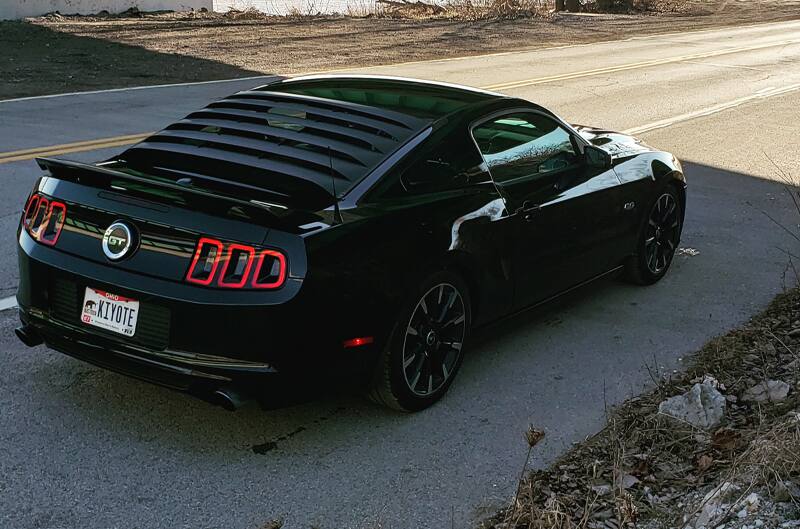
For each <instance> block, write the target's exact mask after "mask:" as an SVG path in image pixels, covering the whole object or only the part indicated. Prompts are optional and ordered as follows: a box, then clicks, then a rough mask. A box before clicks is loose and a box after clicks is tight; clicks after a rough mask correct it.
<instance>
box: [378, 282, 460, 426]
mask: <svg viewBox="0 0 800 529" xmlns="http://www.w3.org/2000/svg"><path fill="white" fill-rule="evenodd" d="M471 323H472V311H471V308H470V298H469V292H468V290H467V287H466V284H465V283H464V281H463V280H462V279H461V278H460V277H459V276H458V275H456V274H454V273H452V272H449V271H442V272H437V273H435V274H433V275H432V276H430V277H429V278H428V279H426V280H425V281H424V282H422V283H421V284H420V286H419V287H418V288H417V289H415V291H414V293H413V294H412V295H410V296H409V298H408V300H407V301H406V302H405V303H404V305H403V308H402V310H401V311H400V316H399V317H398V320H397V322H395V325H394V328H393V330H392V334H391V337H390V339H389V340H388V342H387V346H386V348H385V349H384V351H383V352H382V353H381V357H380V359H379V361H378V364H377V367H376V370H375V374H374V377H373V380H372V383H371V384H370V389H369V392H368V394H367V396H368V397H369V399H370V400H372V401H373V402H375V403H377V404H380V405H382V406H386V407H389V408H392V409H395V410H400V411H404V412H414V411H419V410H423V409H425V408H427V407H429V406H431V405H432V404H434V403H435V402H437V401H438V400H439V399H441V398H442V396H444V394H445V393H446V392H447V390H448V388H449V387H450V384H452V382H453V379H454V378H455V377H456V374H457V373H458V369H459V368H460V367H461V362H462V360H463V358H464V348H465V347H464V346H465V345H466V342H467V340H468V338H469V330H470V325H471ZM426 380H427V382H426Z"/></svg>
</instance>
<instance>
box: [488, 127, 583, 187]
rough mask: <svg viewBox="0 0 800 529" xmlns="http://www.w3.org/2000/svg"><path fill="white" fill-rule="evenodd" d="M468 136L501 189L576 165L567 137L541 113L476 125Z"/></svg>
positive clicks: (570, 141) (567, 134)
mask: <svg viewBox="0 0 800 529" xmlns="http://www.w3.org/2000/svg"><path fill="white" fill-rule="evenodd" d="M472 134H473V137H474V138H475V142H476V143H477V144H478V148H479V149H480V151H481V154H482V155H483V158H484V160H485V161H486V164H487V165H488V166H489V170H490V171H491V173H492V177H493V178H494V180H495V182H497V183H498V184H503V185H505V186H513V185H514V184H516V183H522V182H534V181H536V180H537V179H539V178H542V177H543V176H544V175H547V174H548V173H553V172H556V171H560V170H562V169H566V168H569V167H573V166H577V164H578V159H579V158H578V155H577V154H576V152H575V147H574V145H573V144H572V138H571V137H570V134H569V133H568V132H567V131H566V130H565V129H564V128H562V127H561V126H560V125H559V124H558V123H557V122H556V121H555V120H553V119H551V118H549V117H547V116H544V115H542V114H537V113H534V112H530V113H529V112H521V113H515V114H507V115H505V116H500V117H497V118H494V119H492V120H489V121H487V122H485V123H482V124H480V125H478V126H477V127H475V128H474V129H473V130H472Z"/></svg>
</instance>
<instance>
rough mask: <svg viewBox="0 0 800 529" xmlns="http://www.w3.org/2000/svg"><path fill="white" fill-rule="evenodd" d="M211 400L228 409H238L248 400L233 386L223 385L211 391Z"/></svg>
mask: <svg viewBox="0 0 800 529" xmlns="http://www.w3.org/2000/svg"><path fill="white" fill-rule="evenodd" d="M211 402H212V403H214V404H216V405H217V406H221V407H223V408H224V409H226V410H228V411H236V410H238V409H239V408H241V407H242V406H243V405H244V404H245V403H246V402H247V399H245V398H244V397H243V396H242V394H241V393H239V392H238V391H237V390H235V389H234V388H232V387H221V388H217V389H215V390H214V392H213V393H211Z"/></svg>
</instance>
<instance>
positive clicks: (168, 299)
mask: <svg viewBox="0 0 800 529" xmlns="http://www.w3.org/2000/svg"><path fill="white" fill-rule="evenodd" d="M26 237H28V236H27V234H26V233H25V232H22V233H21V234H20V245H19V248H18V250H19V271H20V281H19V290H18V293H17V300H18V303H19V306H20V318H21V320H22V322H23V324H24V325H26V326H29V328H30V329H31V330H32V331H33V332H35V333H36V335H38V336H40V337H41V338H42V340H43V341H44V343H45V344H46V345H47V346H48V347H50V348H52V349H54V350H57V351H60V352H62V353H65V354H67V355H70V356H73V357H75V358H79V359H81V360H84V361H87V362H90V363H92V364H95V365H98V366H100V367H103V368H106V369H110V370H113V371H117V372H120V373H123V374H125V375H129V376H132V377H135V378H139V379H143V380H147V381H150V382H154V383H157V384H160V385H163V386H168V387H172V388H175V389H180V390H189V391H192V390H194V389H198V390H199V391H204V390H205V389H208V388H212V389H213V388H215V387H220V386H224V385H229V384H236V385H242V386H245V385H249V384H251V383H255V384H257V385H258V386H262V385H263V382H264V379H265V377H266V378H273V376H274V375H276V374H280V375H281V378H282V379H292V380H295V381H297V380H298V379H302V380H303V381H314V382H318V381H320V380H324V379H325V378H333V377H331V370H332V369H336V370H337V375H338V374H339V373H338V371H339V370H341V372H342V373H346V374H347V376H346V377H338V376H337V378H338V379H339V380H340V381H342V382H347V383H361V382H363V381H364V380H365V379H366V377H367V375H368V374H369V373H370V372H371V368H372V365H373V363H374V359H375V357H376V354H375V353H376V352H377V351H378V350H379V347H380V346H379V344H378V343H377V342H378V339H377V337H376V343H374V344H371V345H367V346H363V347H359V348H357V349H343V348H342V340H343V336H344V337H347V336H348V334H347V333H348V332H350V331H349V324H348V323H342V321H343V320H342V319H340V318H338V317H337V315H336V314H334V316H333V317H331V316H330V311H328V310H325V305H324V304H322V303H319V302H315V300H314V296H313V295H312V296H308V295H303V293H302V292H301V293H300V294H297V295H293V296H292V298H291V299H290V300H288V301H286V302H284V303H282V304H274V303H272V304H270V303H269V302H266V303H265V304H263V305H258V304H255V303H254V300H253V299H248V300H246V301H245V302H244V303H242V304H235V303H232V302H231V300H230V299H218V302H217V303H210V301H211V298H209V299H207V300H206V299H204V300H203V301H199V300H197V299H194V297H196V296H197V295H203V296H207V295H209V294H208V292H210V291H208V290H205V289H202V288H197V287H194V286H191V285H172V286H171V289H172V290H169V293H170V295H157V294H154V293H153V291H151V290H150V289H149V288H147V289H139V288H138V285H139V281H140V277H139V276H135V275H132V274H129V273H125V274H120V271H119V270H117V269H114V268H113V267H103V268H104V269H103V270H100V273H96V272H97V270H96V267H97V265H95V264H93V263H89V264H88V265H86V263H85V261H84V260H82V259H80V258H79V257H77V256H71V255H68V254H67V255H65V254H63V253H62V252H59V251H58V250H55V249H52V248H44V247H43V246H42V245H38V244H36V243H35V242H33V241H32V240H30V241H28V240H26ZM28 239H29V237H28ZM28 242H30V244H27V243H28ZM85 265H86V266H85ZM105 269H107V270H109V273H111V274H112V275H113V277H108V276H106V275H104V273H105V271H106V270H105ZM150 279H152V278H144V280H143V283H144V284H147V285H150V284H151V283H152V281H150V282H148V280H150ZM157 281H162V280H157ZM87 287H92V288H97V289H102V290H106V291H108V292H112V293H115V294H119V295H121V296H126V297H129V298H132V299H135V300H138V301H139V302H140V309H139V321H138V323H137V328H136V333H135V335H134V336H133V337H125V336H122V335H117V334H116V333H113V332H110V331H105V330H103V329H97V328H96V327H91V326H88V325H86V324H85V323H83V322H82V321H81V320H80V314H81V309H82V304H83V296H84V292H85V289H86V288H87ZM176 289H177V293H178V294H181V293H182V292H184V291H185V292H187V293H189V294H187V295H186V296H185V297H180V296H178V295H175V292H176ZM198 291H202V292H201V294H197V292H198ZM216 295H217V296H220V294H219V293H217V294H216ZM325 313H328V316H327V317H325ZM348 316H353V314H352V313H350V314H348ZM348 320H349V321H351V322H352V321H356V322H357V321H358V319H357V317H356V319H355V320H350V318H348ZM349 336H350V337H352V335H349Z"/></svg>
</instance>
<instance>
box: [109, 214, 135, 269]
mask: <svg viewBox="0 0 800 529" xmlns="http://www.w3.org/2000/svg"><path fill="white" fill-rule="evenodd" d="M133 242H134V241H133V230H132V229H131V228H130V227H129V226H128V225H127V224H125V223H124V222H120V221H117V222H115V223H113V224H112V225H111V226H109V227H108V229H106V232H105V233H104V234H103V253H104V254H106V257H108V258H109V259H110V260H112V261H119V260H120V259H122V258H123V257H125V256H126V255H128V252H130V251H131V248H133V247H134V244H133Z"/></svg>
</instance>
